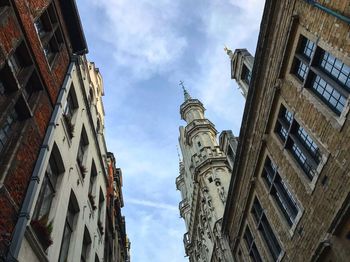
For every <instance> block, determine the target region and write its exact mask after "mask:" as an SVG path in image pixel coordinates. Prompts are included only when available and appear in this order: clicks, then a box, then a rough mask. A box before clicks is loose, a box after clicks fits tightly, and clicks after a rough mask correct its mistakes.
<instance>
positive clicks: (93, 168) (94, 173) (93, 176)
mask: <svg viewBox="0 0 350 262" xmlns="http://www.w3.org/2000/svg"><path fill="white" fill-rule="evenodd" d="M96 177H97V171H96V165H95V162H94V160H92V164H91V174H90V183H89V194H91V195H94V189H95V188H94V187H95V181H96Z"/></svg>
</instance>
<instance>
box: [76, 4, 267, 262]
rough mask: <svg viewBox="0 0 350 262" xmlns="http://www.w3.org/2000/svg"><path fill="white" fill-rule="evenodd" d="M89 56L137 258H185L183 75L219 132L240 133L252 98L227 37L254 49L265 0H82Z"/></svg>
mask: <svg viewBox="0 0 350 262" xmlns="http://www.w3.org/2000/svg"><path fill="white" fill-rule="evenodd" d="M77 4H78V8H79V12H80V16H81V19H82V23H83V27H84V31H85V35H86V38H87V42H88V46H89V54H88V58H89V60H91V61H94V62H95V64H96V66H97V67H99V68H100V71H101V73H102V76H103V79H104V89H105V97H104V105H105V111H106V124H105V128H106V140H107V147H108V150H109V151H111V152H113V153H114V154H115V156H116V159H117V165H118V167H120V168H122V170H123V179H124V181H123V182H124V186H123V193H124V203H125V207H124V208H123V211H122V212H123V214H124V215H125V217H126V225H127V233H128V235H129V237H130V240H131V259H132V261H135V262H144V261H146V262H148V261H150V262H163V261H166V262H178V261H188V259H187V258H184V255H185V254H184V248H183V242H182V238H183V234H184V233H185V231H186V229H185V226H184V222H183V220H182V219H180V218H179V211H178V203H179V201H180V193H179V192H177V191H176V187H175V178H176V177H177V176H178V156H177V152H176V145H177V144H178V136H179V133H178V129H179V126H180V125H184V124H185V123H184V122H183V121H182V120H181V119H180V114H179V106H180V104H181V103H182V102H183V94H182V90H181V88H180V87H179V85H178V84H179V81H180V80H183V81H184V82H185V86H186V88H187V89H188V91H189V93H190V94H191V96H192V97H195V98H198V99H200V100H201V101H202V102H203V103H204V106H205V107H206V109H207V111H206V116H207V118H209V119H210V120H211V121H212V122H213V123H214V124H215V125H216V128H217V130H218V131H219V132H221V131H222V130H225V129H231V130H233V132H234V134H235V135H238V132H239V127H240V123H241V118H242V114H243V108H244V99H243V97H242V96H241V94H240V92H239V90H238V89H237V85H236V84H235V83H234V81H233V80H231V79H230V63H229V59H228V56H227V55H226V54H225V52H224V51H223V47H224V45H225V44H226V45H227V46H228V47H230V48H232V50H234V49H235V48H244V47H245V48H247V49H248V50H249V51H250V52H251V53H254V51H255V46H256V41H257V36H258V31H259V25H260V20H261V15H262V10H263V5H264V1H263V0H211V1H201V0H192V1H188V0H177V1H174V0H157V1H155V0H77Z"/></svg>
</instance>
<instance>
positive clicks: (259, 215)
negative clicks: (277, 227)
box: [251, 198, 282, 261]
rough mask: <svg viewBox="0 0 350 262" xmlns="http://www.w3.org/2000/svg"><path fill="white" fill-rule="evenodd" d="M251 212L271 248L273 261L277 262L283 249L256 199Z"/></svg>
mask: <svg viewBox="0 0 350 262" xmlns="http://www.w3.org/2000/svg"><path fill="white" fill-rule="evenodd" d="M251 212H252V214H253V217H254V219H255V221H256V223H257V226H258V230H259V232H260V234H261V236H262V238H263V239H264V241H265V243H266V244H267V247H268V248H269V251H270V253H271V255H272V258H273V260H274V261H276V260H277V259H278V257H279V255H280V254H281V252H282V248H281V246H280V244H279V242H278V240H277V238H276V236H275V234H274V232H273V230H272V228H271V226H270V223H269V222H268V220H267V217H266V215H265V213H264V211H263V209H262V207H261V205H260V203H259V201H258V199H257V198H255V199H254V202H253V206H252V211H251Z"/></svg>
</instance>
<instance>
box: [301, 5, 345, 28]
mask: <svg viewBox="0 0 350 262" xmlns="http://www.w3.org/2000/svg"><path fill="white" fill-rule="evenodd" d="M304 1H305V2H307V3H309V4H310V5H312V6H315V7H317V8H319V9H321V10H322V11H325V12H326V13H328V14H330V15H332V16H335V17H336V18H339V19H340V20H342V21H344V22H345V23H347V24H350V18H349V17H347V16H344V15H341V14H339V13H338V12H336V11H334V10H332V9H329V8H327V7H325V6H323V5H321V4H320V3H317V2H316V1H315V0H304Z"/></svg>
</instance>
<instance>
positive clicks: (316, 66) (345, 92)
mask: <svg viewBox="0 0 350 262" xmlns="http://www.w3.org/2000/svg"><path fill="white" fill-rule="evenodd" d="M292 72H293V73H294V74H295V75H296V77H297V78H298V79H299V80H300V81H301V82H303V86H304V87H305V88H308V89H310V90H311V91H312V92H313V93H314V94H315V95H316V96H318V97H319V98H320V99H321V100H322V101H323V102H324V103H325V104H326V105H327V106H328V107H329V108H330V109H331V110H333V111H334V112H335V113H336V114H337V115H340V114H341V113H342V111H343V109H344V107H345V105H346V100H347V99H348V97H349V93H350V67H349V66H348V65H346V64H344V63H343V62H342V61H340V60H339V59H338V58H336V57H334V56H333V55H332V54H330V53H328V52H327V51H325V50H323V49H322V48H320V47H319V46H317V45H316V44H315V43H314V42H312V41H310V40H309V39H307V38H306V37H304V36H301V38H300V41H299V45H298V49H297V51H296V54H295V59H294V67H293V69H292Z"/></svg>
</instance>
